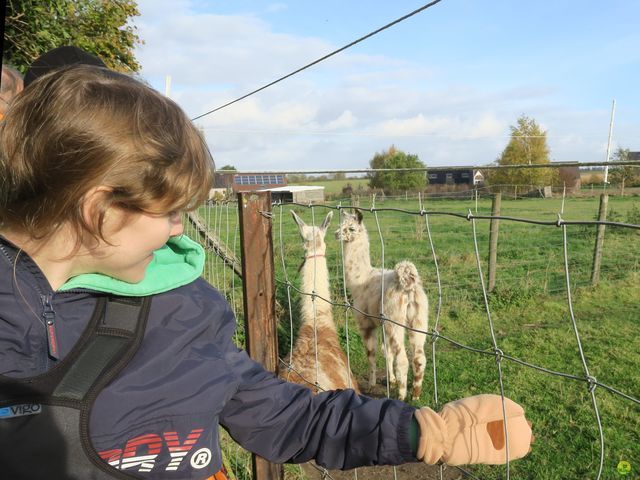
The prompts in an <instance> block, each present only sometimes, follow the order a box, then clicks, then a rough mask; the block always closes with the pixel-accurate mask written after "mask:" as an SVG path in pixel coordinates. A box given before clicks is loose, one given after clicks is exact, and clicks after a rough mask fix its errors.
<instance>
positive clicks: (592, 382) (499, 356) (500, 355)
mask: <svg viewBox="0 0 640 480" xmlns="http://www.w3.org/2000/svg"><path fill="white" fill-rule="evenodd" d="M293 205H294V206H296V205H297V206H300V207H305V208H311V209H312V210H314V209H315V208H332V209H335V210H337V211H338V212H340V210H341V209H345V208H350V209H358V210H361V211H370V212H372V213H374V215H377V212H381V211H393V212H398V213H404V214H411V215H420V216H423V217H424V219H425V224H426V228H427V234H428V238H429V242H430V246H431V249H432V254H433V256H434V262H435V267H436V278H437V281H438V308H437V311H436V323H435V325H434V328H433V329H432V330H431V331H430V332H428V331H420V330H417V329H413V328H411V327H408V326H406V325H400V324H398V325H400V326H402V327H404V328H406V329H407V330H414V331H418V332H421V333H425V334H426V335H427V336H429V337H430V338H431V341H432V358H433V359H434V362H433V363H434V401H435V404H436V405H438V398H437V395H438V394H437V388H438V387H437V374H436V371H435V343H436V341H437V340H438V339H443V340H444V341H446V342H448V343H450V344H451V345H454V346H456V347H458V348H461V349H464V350H467V351H470V352H475V353H479V354H482V355H491V356H494V357H496V360H497V361H498V362H500V361H501V360H503V359H504V360H508V361H512V362H514V363H517V364H520V365H523V366H525V367H529V368H532V369H535V370H538V371H541V372H544V373H548V374H551V375H555V376H559V377H563V378H567V379H571V380H576V381H580V382H584V381H586V383H587V385H588V389H589V392H590V394H591V396H592V402H593V406H594V411H595V414H596V418H597V421H598V427H599V430H600V447H601V448H600V451H601V455H600V459H601V461H600V468H599V473H598V477H597V478H598V479H599V478H600V477H601V473H602V468H603V461H604V434H603V431H602V426H601V422H600V416H599V411H598V406H597V402H596V397H595V388H596V387H601V388H604V389H605V390H607V391H609V392H611V393H614V394H616V395H618V396H620V397H622V398H625V399H627V400H629V401H632V402H634V403H636V404H640V400H638V399H637V398H635V397H633V396H631V395H628V394H626V393H624V392H622V391H620V390H619V389H617V388H614V387H611V386H609V385H606V384H603V383H601V382H599V381H597V379H595V378H594V377H593V376H591V375H590V374H589V370H588V367H587V364H586V360H585V358H584V352H583V349H582V345H581V343H580V338H579V333H578V329H577V324H576V320H575V315H574V312H573V302H572V298H571V280H570V276H569V256H568V242H567V235H566V230H567V226H568V225H599V224H605V225H615V226H618V227H621V228H630V229H640V225H634V224H627V223H621V222H600V221H589V222H582V221H573V222H572V221H565V220H563V219H562V218H561V216H558V220H557V221H555V222H540V221H537V220H531V219H527V218H519V217H503V216H487V215H484V216H482V215H473V214H472V213H471V212H469V213H468V214H467V215H462V214H456V213H451V212H439V211H433V212H431V211H427V210H425V209H424V208H423V206H422V203H420V208H419V210H418V211H411V210H405V209H396V208H377V207H375V204H374V205H372V207H371V208H359V207H343V206H341V205H338V206H337V207H330V206H326V205H317V206H312V205H310V204H309V205H304V204H293ZM279 206H280V207H282V205H279ZM563 206H564V205H563ZM563 210H564V209H563V208H561V212H562V211H563ZM281 211H282V208H281ZM429 215H445V216H453V217H457V218H461V219H462V218H463V219H466V220H468V221H470V222H471V223H472V227H473V228H474V229H475V220H477V219H483V220H486V219H494V218H495V219H499V220H510V221H515V222H523V223H529V224H536V225H544V226H556V227H561V228H562V230H563V242H562V245H563V253H564V270H565V281H566V290H567V301H568V305H569V312H570V316H571V320H572V325H573V328H574V333H575V335H576V339H577V341H578V349H579V352H580V357H581V360H582V364H583V368H584V370H585V375H586V377H581V376H576V375H572V374H568V373H563V372H558V371H554V370H550V369H547V368H545V367H541V366H538V365H534V364H531V363H529V362H526V361H523V360H521V359H518V358H515V357H513V356H510V355H508V354H505V353H504V352H502V351H501V350H499V349H498V348H497V344H496V343H495V334H494V333H493V331H492V339H493V340H494V345H493V348H492V349H491V350H482V349H478V348H473V347H470V346H466V345H463V344H461V343H459V342H456V341H455V340H452V339H449V338H447V337H446V336H444V335H441V334H440V333H439V332H438V329H437V326H438V321H439V316H440V309H441V280H440V273H439V269H438V265H437V257H436V255H435V248H434V246H433V240H432V238H431V229H430V226H429V221H428V220H429V219H428V217H429ZM281 217H282V215H281ZM280 221H281V222H282V218H281V219H280ZM313 223H315V221H314V222H313ZM377 224H378V225H379V222H377ZM282 230H283V229H282V223H281V228H280V245H281V256H282V259H283V267H284V266H285V265H284V257H285V255H284V246H283V244H284V240H283V238H282ZM236 232H237V229H236ZM378 234H379V235H382V233H381V230H380V229H379V232H378ZM235 242H236V240H234V250H235ZM474 246H475V248H476V259H478V251H477V238H476V236H475V232H474ZM341 250H342V248H341ZM342 259H344V255H343V257H342ZM341 263H342V264H343V265H342V268H343V289H344V290H343V294H344V297H345V301H344V302H343V303H340V302H332V301H330V299H324V298H322V297H320V296H318V295H317V294H315V293H312V294H311V295H312V296H314V297H316V298H318V297H319V298H320V299H321V300H323V301H326V302H328V303H331V304H332V305H334V306H339V307H342V308H344V309H345V322H346V320H347V312H348V311H350V310H354V311H358V309H357V308H356V307H354V306H353V305H351V304H349V302H348V297H347V295H346V288H345V287H344V283H345V282H344V260H343V261H342V262H341ZM283 269H284V271H285V282H282V281H280V280H278V279H277V281H278V282H280V283H285V284H286V285H287V291H288V294H289V292H290V290H291V289H294V290H296V291H298V293H299V294H300V295H309V293H308V292H301V291H300V290H299V289H297V288H296V287H295V286H293V285H292V284H291V283H290V282H289V280H288V278H287V276H286V268H283ZM479 274H480V278H481V280H482V278H483V277H482V273H481V270H479ZM234 277H235V276H234V275H232V278H234ZM481 286H482V288H483V295H486V289H485V287H484V285H483V282H482V281H481ZM232 292H233V288H232ZM485 308H488V307H487V305H486V304H485ZM289 313H290V317H291V315H292V313H291V304H290V305H289ZM360 313H361V314H362V315H364V316H368V317H374V318H376V317H375V316H373V315H368V314H367V313H366V312H360ZM377 318H378V320H380V321H381V322H382V323H384V322H387V321H388V322H392V323H396V322H394V321H393V320H391V319H389V318H385V317H384V316H383V315H381V316H380V317H377ZM488 318H490V311H488ZM291 322H292V320H291ZM490 328H491V329H492V328H493V327H492V325H491V322H490ZM383 330H384V329H383ZM292 341H293V340H292ZM385 360H386V359H385ZM280 362H283V360H282V359H280ZM283 363H284V362H283ZM348 364H349V365H350V361H349V360H348ZM289 367H291V366H289ZM349 368H350V367H349ZM307 381H308V379H307ZM309 384H310V385H314V386H317V379H316V382H313V381H309ZM387 395H389V392H387ZM459 470H460V471H462V472H463V473H465V474H466V475H468V476H470V477H471V478H476V477H473V475H472V474H471V473H469V472H467V471H465V470H464V469H459ZM327 478H330V476H328V477H327ZM441 478H442V473H441Z"/></svg>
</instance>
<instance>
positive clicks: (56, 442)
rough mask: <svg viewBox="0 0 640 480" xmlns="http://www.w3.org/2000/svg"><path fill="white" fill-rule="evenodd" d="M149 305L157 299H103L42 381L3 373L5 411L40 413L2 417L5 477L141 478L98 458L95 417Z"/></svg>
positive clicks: (134, 345) (0, 403)
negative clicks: (35, 410) (91, 432)
mask: <svg viewBox="0 0 640 480" xmlns="http://www.w3.org/2000/svg"><path fill="white" fill-rule="evenodd" d="M150 305H151V297H141V298H132V297H101V298H99V299H98V300H97V302H96V307H95V310H94V313H93V316H92V318H91V320H90V322H89V324H88V326H87V328H86V329H85V332H84V333H83V334H82V337H81V338H80V339H79V340H78V342H77V343H76V346H75V347H74V348H73V349H72V351H71V352H69V354H68V355H67V356H66V357H65V358H64V359H63V360H62V361H61V362H60V363H59V364H57V365H56V366H55V367H53V368H52V369H51V370H49V371H48V372H46V373H45V374H43V375H39V376H37V377H32V378H21V379H14V378H8V377H2V376H0V408H2V407H10V406H15V405H18V406H19V405H32V406H33V408H35V407H38V409H39V412H40V413H37V414H33V415H22V416H16V417H14V418H2V419H0V465H1V466H2V467H1V470H0V473H1V474H2V475H0V476H2V478H5V477H4V475H8V476H7V477H6V478H11V479H12V480H20V479H29V480H35V479H40V478H43V479H47V480H49V479H52V478H55V479H58V478H60V479H82V480H84V479H95V480H107V479H114V478H115V479H133V478H138V477H135V476H132V475H130V474H127V473H125V472H122V471H120V470H117V469H115V468H114V467H111V466H110V465H108V464H107V463H105V462H104V461H103V460H101V459H100V458H99V456H98V454H97V453H96V452H95V450H94V449H93V447H92V446H91V442H90V438H89V417H90V412H91V408H92V406H93V403H94V401H95V399H96V397H97V396H98V394H99V393H100V391H101V390H102V389H103V388H104V387H105V386H106V385H107V384H108V383H109V382H111V380H113V379H114V378H115V377H116V376H117V375H118V374H119V373H120V372H121V371H122V369H123V368H124V367H125V366H126V365H127V364H128V363H129V361H130V360H131V359H132V358H133V356H134V355H135V353H136V351H137V350H138V348H139V346H140V344H141V343H142V339H143V337H144V332H145V328H146V322H147V317H148V315H149V309H150ZM36 459H37V461H35V462H34V460H36Z"/></svg>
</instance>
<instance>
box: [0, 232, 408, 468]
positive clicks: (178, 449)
mask: <svg viewBox="0 0 640 480" xmlns="http://www.w3.org/2000/svg"><path fill="white" fill-rule="evenodd" d="M15 255H16V250H15V248H14V247H13V246H12V245H11V244H10V243H9V242H7V241H6V240H5V239H3V238H2V237H0V375H5V376H9V377H13V378H26V377H31V376H36V375H39V374H42V373H44V372H46V371H47V370H49V369H50V368H52V367H54V365H55V363H56V361H54V360H51V359H50V358H49V356H48V353H47V340H46V335H45V327H44V323H43V321H42V314H43V311H44V309H45V308H46V309H49V308H50V309H52V310H53V312H55V320H56V322H55V323H56V331H57V338H58V344H59V352H60V359H62V358H64V356H65V355H66V354H67V353H68V352H69V351H70V350H71V348H72V347H73V346H74V344H75V343H76V342H77V340H78V339H79V338H80V335H81V334H82V332H83V330H84V328H85V327H86V325H87V323H88V321H89V318H90V316H91V313H92V312H93V308H94V306H95V302H96V298H97V295H99V294H98V293H96V292H91V291H82V290H76V291H70V292H64V293H62V292H54V291H52V289H51V287H50V285H49V283H48V282H47V280H46V278H45V277H44V275H43V273H42V272H41V271H40V269H39V268H38V266H37V265H36V264H35V263H34V262H33V261H32V260H31V259H30V258H29V257H28V256H27V255H26V254H24V253H22V254H21V255H20V256H19V258H18V261H17V262H16V264H15V275H14V259H15ZM234 330H235V319H234V316H233V313H232V312H231V310H230V307H229V305H228V303H227V302H226V300H225V299H224V298H223V297H222V295H220V293H218V292H217V291H216V290H215V289H213V288H212V287H211V286H210V285H208V284H207V283H206V282H205V281H204V280H202V279H198V280H195V281H193V282H191V283H189V284H188V285H185V286H182V287H179V288H176V289H173V290H170V291H167V292H164V293H160V294H157V295H155V296H154V298H153V300H152V304H151V311H150V314H149V320H148V324H147V328H146V331H145V335H144V339H143V343H142V345H141V347H140V349H139V350H138V352H137V353H136V355H135V356H134V358H133V360H132V361H131V362H130V363H129V364H128V366H127V367H126V368H125V369H124V370H123V372H122V373H121V374H120V375H119V376H118V377H117V378H116V379H115V380H114V381H113V382H111V383H110V384H109V385H108V386H107V388H105V389H104V390H103V391H102V392H101V394H100V395H99V396H98V398H97V400H96V402H95V404H94V407H93V409H92V413H91V419H90V433H91V441H92V444H93V446H94V448H95V450H96V451H97V452H99V454H100V456H101V457H102V458H103V459H104V460H105V461H107V462H109V463H110V464H111V465H113V466H116V467H117V468H119V469H121V470H124V471H127V472H129V473H133V474H136V475H139V476H140V477H142V478H158V479H163V478H181V479H204V478H207V477H208V476H210V475H212V474H213V473H214V472H216V471H217V470H219V468H220V466H221V455H220V445H219V439H218V425H221V426H222V427H223V428H225V429H226V430H227V431H228V432H229V433H230V435H231V436H232V437H233V438H234V439H235V440H236V441H237V442H238V443H239V444H240V445H242V446H243V447H244V448H246V449H247V450H250V451H252V452H254V453H257V454H258V455H261V456H262V457H264V458H266V459H268V460H270V461H272V462H276V463H285V462H295V463H297V462H305V461H308V460H311V459H315V461H316V462H317V463H318V464H320V465H323V466H326V467H327V468H332V469H333V468H338V469H349V468H354V467H358V466H365V465H385V464H401V463H405V462H410V461H416V459H415V456H414V455H413V454H412V452H411V449H410V446H409V424H410V420H411V418H412V415H413V411H414V408H413V407H410V406H408V405H406V404H404V403H402V402H399V401H397V400H390V399H371V398H368V397H365V396H358V395H357V394H355V392H353V391H352V390H341V391H331V392H325V393H321V394H319V395H315V396H314V395H312V394H311V392H310V390H309V389H307V388H304V387H301V386H299V385H295V384H290V383H286V382H283V381H282V380H280V379H278V378H277V377H275V376H274V374H272V373H270V372H267V371H265V370H264V369H263V368H262V367H261V366H260V365H259V364H257V363H256V362H254V361H253V360H251V359H250V358H249V357H248V355H247V354H246V352H245V351H243V350H240V349H238V348H237V347H236V346H235V345H234V343H233V334H234ZM0 421H2V419H0Z"/></svg>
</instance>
